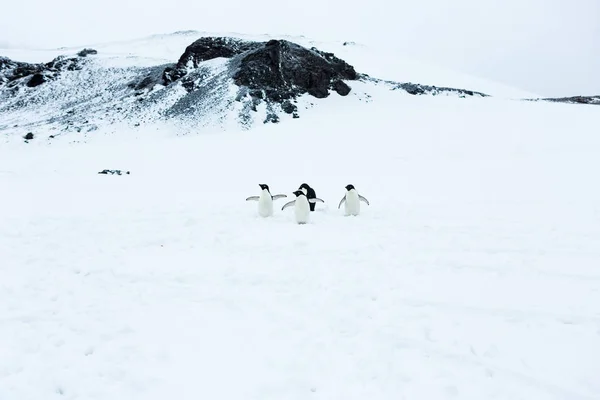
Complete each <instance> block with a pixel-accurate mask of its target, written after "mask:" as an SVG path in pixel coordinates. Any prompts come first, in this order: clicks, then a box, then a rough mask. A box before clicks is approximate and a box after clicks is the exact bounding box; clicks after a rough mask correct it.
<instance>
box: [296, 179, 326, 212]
mask: <svg viewBox="0 0 600 400" xmlns="http://www.w3.org/2000/svg"><path fill="white" fill-rule="evenodd" d="M298 190H302V192H304V195H305V196H306V198H307V199H308V200H309V201H310V199H315V201H314V202H309V205H310V211H315V206H316V204H315V203H316V202H317V201H319V202H321V203H325V202H324V201H323V200H321V199H319V198H318V197H317V194H316V193H315V189H313V188H311V187H310V186H308V183H303V184H302V185H300V187H299V188H298Z"/></svg>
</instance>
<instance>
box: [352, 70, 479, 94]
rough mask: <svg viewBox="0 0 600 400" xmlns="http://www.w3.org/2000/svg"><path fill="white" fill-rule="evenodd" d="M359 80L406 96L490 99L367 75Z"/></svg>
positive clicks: (458, 91)
mask: <svg viewBox="0 0 600 400" xmlns="http://www.w3.org/2000/svg"><path fill="white" fill-rule="evenodd" d="M360 79H361V80H363V81H365V82H372V83H375V84H379V83H383V84H385V85H388V86H390V88H391V90H403V91H405V92H407V93H408V94H412V95H414V96H420V95H429V96H437V95H439V94H442V93H451V94H455V95H457V96H458V97H460V98H465V97H467V96H469V97H490V95H488V94H485V93H481V92H476V91H474V90H468V89H457V88H449V87H443V86H430V85H422V84H419V83H412V82H394V81H388V80H383V79H377V78H372V77H370V76H369V75H366V74H361V77H360Z"/></svg>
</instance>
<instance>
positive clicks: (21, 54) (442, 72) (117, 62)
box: [0, 31, 541, 99]
mask: <svg viewBox="0 0 600 400" xmlns="http://www.w3.org/2000/svg"><path fill="white" fill-rule="evenodd" d="M206 36H224V37H235V38H240V39H245V40H254V41H260V42H266V41H269V40H271V39H284V40H289V41H292V42H294V43H298V44H300V45H302V46H306V47H313V46H314V47H317V48H318V49H319V50H323V51H328V52H333V53H334V54H335V55H336V56H337V57H340V58H342V59H343V60H345V61H346V62H348V63H350V64H351V65H353V66H354V67H355V68H356V70H357V71H358V72H361V73H368V74H369V75H371V76H373V77H376V78H381V79H388V80H395V81H399V82H413V83H421V84H426V85H435V86H448V87H456V88H460V89H468V90H475V91H480V92H484V93H486V94H489V95H491V96H495V97H501V98H516V99H518V98H538V97H541V96H539V95H538V94H535V93H531V92H529V91H525V90H521V89H518V88H514V87H510V86H506V85H504V84H500V83H497V82H494V81H492V80H490V79H484V78H478V77H474V76H471V75H466V74H463V73H460V72H457V71H453V70H450V69H448V68H442V67H439V66H436V65H431V64H428V63H425V62H423V61H420V60H415V59H413V58H411V57H409V56H407V55H406V54H404V53H402V52H401V51H399V50H398V49H396V48H394V47H393V46H390V45H389V44H388V45H381V44H373V43H356V42H336V41H322V40H316V39H313V38H309V37H306V36H289V35H270V34H263V35H249V34H243V33H238V32H202V31H182V32H175V33H172V34H161V35H152V36H149V37H144V38H140V39H136V40H127V41H121V42H109V43H96V44H90V45H89V46H85V47H87V48H93V49H95V50H97V51H98V54H97V55H94V56H89V57H93V58H94V59H99V60H102V61H103V63H104V65H106V66H107V67H129V66H136V67H142V66H155V65H161V64H165V63H175V62H177V60H178V59H179V57H180V56H181V55H182V54H183V52H184V51H185V48H186V47H187V46H189V45H190V44H192V43H193V42H194V41H195V40H197V39H199V38H201V37H206ZM344 43H346V45H344ZM81 49H82V47H73V48H60V49H26V50H21V49H0V55H3V56H6V57H9V58H11V59H13V60H16V61H24V62H38V63H39V62H48V61H50V60H51V59H53V58H55V57H57V56H59V55H63V54H64V55H70V56H74V55H76V54H77V52H79V51H80V50H81Z"/></svg>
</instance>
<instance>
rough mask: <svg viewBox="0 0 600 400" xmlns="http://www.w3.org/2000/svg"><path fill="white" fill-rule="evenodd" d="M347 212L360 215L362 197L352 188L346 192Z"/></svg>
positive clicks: (347, 213)
mask: <svg viewBox="0 0 600 400" xmlns="http://www.w3.org/2000/svg"><path fill="white" fill-rule="evenodd" d="M344 205H345V208H344V210H345V214H346V215H358V214H360V199H359V198H358V193H357V192H356V190H354V189H352V190H350V191H348V192H346V202H345V203H344Z"/></svg>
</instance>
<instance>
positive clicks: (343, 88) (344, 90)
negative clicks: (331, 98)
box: [332, 81, 350, 96]
mask: <svg viewBox="0 0 600 400" xmlns="http://www.w3.org/2000/svg"><path fill="white" fill-rule="evenodd" d="M332 88H333V90H335V91H336V93H337V94H339V95H340V96H347V95H348V94H349V93H350V86H348V85H346V83H345V82H344V81H335V82H334V83H333V85H332Z"/></svg>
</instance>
